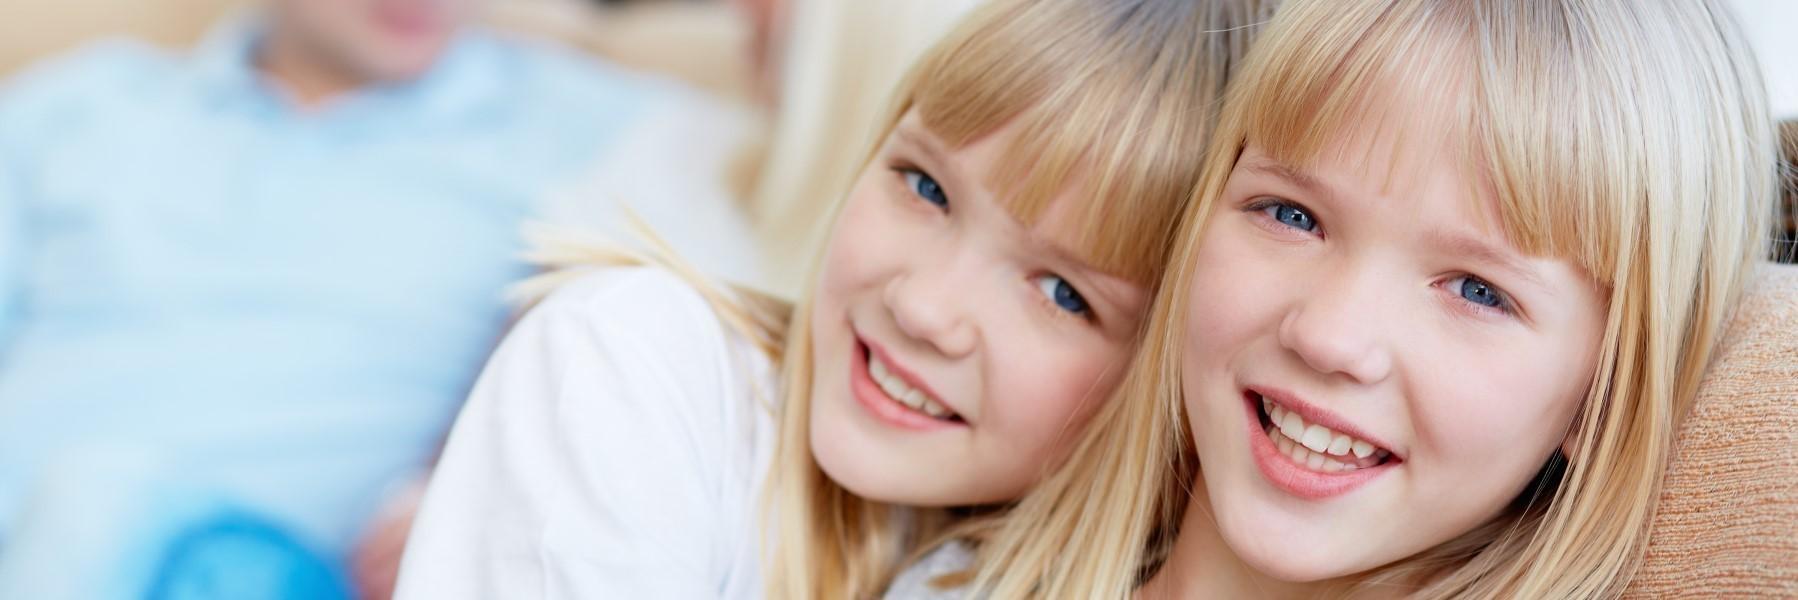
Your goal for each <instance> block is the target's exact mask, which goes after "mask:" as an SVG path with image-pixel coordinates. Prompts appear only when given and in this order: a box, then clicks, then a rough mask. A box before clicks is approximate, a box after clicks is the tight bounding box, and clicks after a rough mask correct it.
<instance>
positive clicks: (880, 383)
mask: <svg viewBox="0 0 1798 600" xmlns="http://www.w3.org/2000/svg"><path fill="white" fill-rule="evenodd" d="M857 346H858V347H857V350H859V352H858V353H857V354H858V357H859V358H860V360H862V361H863V362H864V366H865V369H864V370H863V372H864V373H866V374H867V375H868V379H869V380H871V381H872V382H873V383H874V388H875V390H877V391H878V393H879V394H881V395H883V396H884V398H883V399H884V400H887V401H889V402H891V404H892V405H895V406H896V407H897V408H900V409H903V410H904V411H907V412H910V413H913V414H915V415H918V416H922V417H926V418H929V419H933V420H936V421H941V422H944V423H955V424H964V423H966V421H965V420H963V419H962V418H961V415H958V414H956V413H955V411H954V410H951V409H950V408H949V407H948V406H947V405H945V404H943V402H942V401H941V400H938V399H937V398H935V397H932V396H931V395H930V393H929V392H925V391H923V390H921V389H918V388H919V387H920V386H916V385H914V384H913V383H911V382H910V381H907V379H908V378H907V377H906V376H905V375H904V374H902V372H901V371H900V370H899V369H896V368H894V367H893V366H892V365H889V364H888V363H887V362H886V361H885V360H882V359H881V357H880V356H879V355H878V354H877V353H876V352H874V351H873V350H872V349H871V348H869V347H868V345H867V344H866V343H863V342H860V341H859V340H858V341H857Z"/></svg>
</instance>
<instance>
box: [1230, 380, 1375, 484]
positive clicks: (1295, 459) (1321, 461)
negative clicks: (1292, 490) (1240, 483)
mask: <svg viewBox="0 0 1798 600" xmlns="http://www.w3.org/2000/svg"><path fill="white" fill-rule="evenodd" d="M1243 396H1244V397H1245V398H1246V399H1247V400H1248V401H1249V402H1250V404H1251V405H1253V406H1254V409H1255V411H1256V414H1257V416H1258V417H1259V418H1260V423H1261V431H1262V433H1264V434H1266V435H1267V439H1268V441H1269V442H1271V443H1272V444H1273V447H1274V449H1276V450H1277V451H1278V452H1277V453H1278V454H1279V455H1280V456H1281V457H1284V458H1285V459H1286V460H1288V461H1290V462H1291V463H1292V464H1293V465H1295V466H1298V467H1300V468H1303V469H1305V470H1308V471H1311V472H1314V473H1322V474H1345V473H1353V472H1355V471H1360V470H1363V469H1372V468H1374V467H1378V466H1381V465H1385V464H1388V463H1393V462H1395V461H1396V460H1397V459H1396V457H1394V456H1393V455H1392V452H1391V451H1389V450H1387V449H1385V448H1381V447H1380V446H1379V445H1377V444H1374V443H1372V442H1368V441H1366V440H1362V439H1359V438H1356V437H1354V436H1352V435H1349V434H1346V433H1342V432H1338V431H1336V430H1333V429H1330V428H1328V427H1325V426H1323V425H1319V424H1316V423H1311V422H1308V421H1306V420H1305V418H1304V417H1302V416H1300V415H1299V414H1298V412H1297V411H1294V410H1291V409H1289V408H1288V407H1284V406H1281V405H1280V404H1278V403H1276V402H1274V401H1273V400H1271V399H1268V398H1267V397H1264V396H1262V395H1261V394H1260V393H1258V392H1256V391H1254V390H1244V392H1243Z"/></svg>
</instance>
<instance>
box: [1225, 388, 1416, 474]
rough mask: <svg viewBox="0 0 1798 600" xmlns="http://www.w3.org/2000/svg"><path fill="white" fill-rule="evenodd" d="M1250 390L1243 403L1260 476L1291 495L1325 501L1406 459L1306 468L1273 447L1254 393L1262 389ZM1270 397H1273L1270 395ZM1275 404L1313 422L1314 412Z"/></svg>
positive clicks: (1369, 440)
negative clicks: (1340, 469)
mask: <svg viewBox="0 0 1798 600" xmlns="http://www.w3.org/2000/svg"><path fill="white" fill-rule="evenodd" d="M1250 392H1251V391H1245V392H1244V393H1243V395H1242V396H1243V405H1244V406H1245V407H1246V408H1247V409H1248V434H1249V452H1250V454H1252V455H1254V457H1255V466H1256V467H1259V468H1260V469H1261V475H1262V476H1263V477H1266V478H1267V481H1268V483H1271V484H1273V485H1274V487H1276V488H1279V489H1280V490H1282V491H1284V492H1286V493H1288V494H1292V495H1294V496H1297V497H1299V498H1304V499H1306V500H1323V499H1326V498H1331V497H1334V496H1339V495H1342V494H1346V493H1349V492H1351V491H1354V490H1355V489H1356V488H1359V487H1361V486H1362V485H1365V484H1367V482H1369V481H1373V479H1374V478H1376V477H1379V476H1381V475H1384V474H1386V473H1387V472H1388V471H1391V470H1392V469H1393V468H1396V467H1397V466H1398V465H1399V464H1401V463H1403V462H1404V461H1402V460H1400V459H1399V457H1398V456H1397V455H1393V456H1392V457H1391V458H1389V459H1387V461H1386V462H1385V463H1383V464H1381V465H1379V466H1375V467H1368V468H1365V469H1357V470H1354V471H1349V472H1347V473H1321V472H1318V471H1313V470H1311V469H1307V468H1305V467H1304V466H1302V465H1299V464H1298V463H1295V462H1292V458H1291V457H1289V456H1287V455H1285V454H1283V453H1281V452H1280V449H1279V448H1277V447H1275V446H1274V441H1273V440H1272V439H1270V438H1268V437H1267V431H1266V430H1264V429H1262V427H1261V416H1260V415H1261V413H1260V400H1257V399H1256V398H1255V395H1254V394H1255V393H1261V392H1260V391H1259V390H1252V392H1253V393H1250ZM1262 395H1263V396H1266V395H1267V394H1264V393H1263V394H1262ZM1269 398H1270V399H1272V398H1273V397H1272V396H1269ZM1275 404H1281V405H1282V406H1284V407H1286V408H1288V409H1290V410H1298V411H1299V416H1301V417H1304V418H1305V420H1306V421H1307V422H1311V414H1310V413H1307V412H1305V411H1304V410H1302V409H1301V408H1299V407H1298V406H1294V405H1288V404H1284V403H1282V402H1280V401H1278V400H1276V401H1275ZM1316 423H1317V424H1320V425H1323V426H1325V427H1329V428H1331V429H1335V430H1336V431H1339V432H1342V433H1345V434H1348V435H1351V436H1354V437H1357V438H1360V439H1363V440H1367V442H1368V443H1376V442H1374V441H1373V440H1372V439H1369V438H1365V437H1361V435H1360V434H1359V433H1351V431H1349V430H1347V429H1336V427H1334V426H1333V425H1331V422H1329V421H1325V420H1322V419H1320V420H1318V421H1316ZM1382 447H1384V446H1382Z"/></svg>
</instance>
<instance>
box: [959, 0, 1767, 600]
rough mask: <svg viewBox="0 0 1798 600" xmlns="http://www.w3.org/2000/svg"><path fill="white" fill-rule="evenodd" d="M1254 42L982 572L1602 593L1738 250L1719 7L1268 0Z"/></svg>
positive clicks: (1648, 491)
mask: <svg viewBox="0 0 1798 600" xmlns="http://www.w3.org/2000/svg"><path fill="white" fill-rule="evenodd" d="M1263 35H1264V37H1263V39H1262V42H1261V43H1262V44H1264V45H1262V46H1258V47H1257V48H1256V50H1255V51H1254V53H1252V54H1251V56H1250V58H1249V59H1248V63H1247V66H1245V68H1244V70H1243V71H1242V73H1241V74H1240V75H1239V79H1238V80H1237V81H1236V82H1235V83H1234V84H1233V87H1232V88H1231V91H1230V92H1229V100H1228V103H1227V106H1226V108H1225V109H1224V112H1223V114H1222V116H1221V118H1220V121H1219V123H1220V131H1219V132H1218V134H1217V137H1216V138H1215V140H1214V141H1215V144H1216V145H1215V146H1214V147H1213V152H1211V153H1210V154H1209V156H1210V161H1211V164H1210V165H1208V170H1207V172H1206V175H1205V178H1204V184H1203V185H1202V186H1201V188H1200V196H1199V198H1200V200H1199V201H1198V202H1195V203H1194V204H1193V205H1192V206H1191V207H1190V208H1189V210H1188V214H1186V215H1185V217H1184V219H1183V225H1182V230H1181V233H1180V234H1179V242H1178V247H1177V248H1176V250H1175V251H1174V254H1173V256H1174V257H1175V261H1174V263H1173V265H1174V266H1173V268H1171V269H1170V270H1169V272H1168V273H1169V274H1168V279H1167V280H1166V281H1165V282H1164V284H1163V286H1162V287H1161V290H1160V293H1159V295H1158V298H1157V300H1156V302H1155V306H1154V308H1153V309H1152V310H1151V317H1150V322H1149V324H1148V329H1147V331H1148V333H1147V334H1146V337H1145V342H1144V346H1143V351H1142V354H1141V355H1140V356H1139V361H1138V362H1137V363H1135V366H1134V367H1133V368H1132V369H1131V372H1130V374H1129V375H1128V376H1127V380H1126V382H1125V383H1124V384H1123V386H1122V388H1121V391H1120V394H1121V395H1122V398H1123V399H1121V400H1120V401H1118V402H1113V403H1110V404H1108V405H1106V407H1105V409H1104V410H1103V411H1102V414H1101V415H1100V416H1099V417H1098V418H1097V420H1096V421H1095V422H1094V423H1093V424H1092V428H1091V429H1090V435H1088V436H1087V437H1085V438H1084V439H1082V440H1081V442H1080V443H1079V444H1078V445H1077V447H1076V449H1075V450H1074V453H1075V454H1074V455H1073V458H1072V459H1071V460H1070V461H1068V462H1067V464H1066V466H1065V468H1064V469H1063V470H1061V471H1060V472H1058V473H1056V474H1055V475H1053V476H1051V477H1049V478H1047V479H1046V480H1045V482H1044V484H1043V485H1042V486H1041V487H1039V489H1038V490H1037V491H1036V492H1033V494H1032V495H1031V496H1030V497H1028V498H1027V499H1025V500H1024V501H1023V502H1022V503H1021V504H1020V505H1019V507H1018V508H1017V509H1016V510H1015V511H1014V512H1013V513H1012V514H1011V516H1010V517H1009V520H1008V521H1007V522H1006V523H1005V524H1004V526H1003V528H1002V530H1001V531H1000V532H999V533H998V534H997V535H996V536H995V537H993V538H991V539H990V541H989V543H987V544H985V545H984V546H982V547H981V548H980V549H979V550H980V552H982V555H981V558H982V559H983V561H982V563H981V564H980V567H981V571H980V574H979V576H978V578H977V579H976V582H975V586H976V589H978V590H980V591H982V592H987V593H991V594H992V595H993V596H994V597H1000V598H1013V597H1046V598H1070V597H1071V598H1116V597H1124V596H1129V595H1132V594H1137V595H1140V597H1144V598H1192V597H1269V596H1272V597H1318V596H1323V597H1332V596H1355V597H1359V596H1418V597H1426V598H1448V597H1454V598H1461V597H1482V598H1494V597H1496V598H1597V597H1610V596H1614V595H1616V594H1617V593H1619V592H1620V591H1621V587H1622V584H1623V583H1624V582H1626V581H1627V579H1628V577H1629V575H1630V573H1631V569H1632V567H1633V563H1634V562H1635V560H1636V559H1637V557H1638V555H1639V554H1640V552H1641V549H1642V548H1643V542H1644V539H1645V537H1646V535H1647V532H1646V531H1645V529H1646V527H1645V525H1646V520H1647V519H1648V517H1649V516H1650V515H1651V513H1652V512H1653V510H1654V506H1653V499H1654V498H1656V491H1657V489H1658V486H1659V485H1660V478H1661V473H1662V469H1663V465H1664V464H1665V463H1666V461H1667V459H1668V454H1669V452H1671V450H1672V448H1671V441H1672V439H1673V434H1674V431H1675V425H1676V422H1677V421H1678V419H1679V417H1680V416H1681V415H1682V414H1684V413H1685V410H1686V408H1687V405H1688V403H1689V402H1690V401H1691V399H1692V398H1693V393H1694V389H1695V387H1696V385H1697V383H1698V381H1699V376H1700V374H1701V373H1702V372H1703V370H1704V368H1705V365H1706V363H1707V360H1708V357H1709V356H1710V354H1711V350H1712V347H1713V343H1714V342H1715V340H1716V338H1717V336H1718V334H1719V333H1720V329H1721V323H1722V322H1723V318H1724V316H1725V314H1726V313H1727V312H1728V310H1729V307H1730V305H1731V302H1732V298H1733V297H1734V296H1735V295H1736V294H1737V290H1738V288H1739V287H1740V284H1741V282H1742V281H1743V280H1744V278H1745V276H1746V275H1747V273H1748V272H1749V269H1750V268H1751V266H1750V265H1751V264H1752V263H1753V261H1754V260H1755V259H1756V258H1758V257H1760V256H1762V255H1763V252H1764V251H1765V247H1764V246H1763V244H1762V241H1763V239H1764V228H1765V225H1766V213H1767V211H1768V210H1769V208H1770V207H1771V203H1770V200H1771V196H1772V194H1773V191H1774V177H1773V170H1772V169H1773V165H1774V156H1773V149H1772V139H1771V132H1772V129H1771V125H1770V123H1769V121H1768V115H1767V110H1766V108H1765V106H1764V105H1763V102H1764V100H1763V98H1764V95H1763V93H1762V90H1761V88H1760V83H1759V81H1758V78H1757V75H1756V73H1757V72H1758V71H1757V67H1756V65H1755V64H1754V61H1753V59H1752V57H1751V56H1750V55H1749V52H1748V50H1747V47H1746V46H1745V44H1744V43H1743V42H1742V39H1741V37H1740V36H1739V34H1738V33H1737V31H1736V26H1735V24H1734V23H1733V21H1732V19H1731V17H1730V15H1728V14H1727V11H1725V9H1724V8H1723V6H1722V4H1721V3H1720V2H1705V1H1696V0H1648V1H1644V0H1597V1H1593V0H1586V1H1579V2H1574V1H1571V0H1569V1H1559V2H1532V3H1527V4H1518V3H1511V2H1499V1H1496V0H1450V1H1441V0H1382V1H1370V2H1352V3H1345V2H1335V1H1324V0H1294V1H1292V2H1288V3H1285V4H1283V6H1282V7H1281V13H1280V15H1279V16H1278V17H1277V18H1275V19H1274V21H1273V23H1272V24H1270V25H1269V27H1268V29H1267V30H1266V31H1265V32H1264V34H1263ZM1201 231H1202V232H1203V235H1199V233H1200V232H1201ZM1145 482H1147V485H1145Z"/></svg>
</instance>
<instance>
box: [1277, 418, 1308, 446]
mask: <svg viewBox="0 0 1798 600" xmlns="http://www.w3.org/2000/svg"><path fill="white" fill-rule="evenodd" d="M1280 433H1281V434H1284V435H1285V436H1286V437H1289V438H1292V439H1293V441H1298V440H1302V439H1305V420H1304V419H1301V418H1299V416H1298V415H1297V414H1296V413H1290V412H1288V413H1286V417H1285V418H1283V419H1280Z"/></svg>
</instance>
